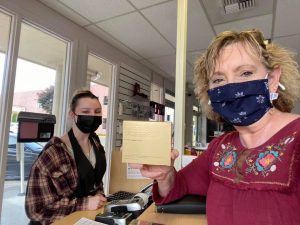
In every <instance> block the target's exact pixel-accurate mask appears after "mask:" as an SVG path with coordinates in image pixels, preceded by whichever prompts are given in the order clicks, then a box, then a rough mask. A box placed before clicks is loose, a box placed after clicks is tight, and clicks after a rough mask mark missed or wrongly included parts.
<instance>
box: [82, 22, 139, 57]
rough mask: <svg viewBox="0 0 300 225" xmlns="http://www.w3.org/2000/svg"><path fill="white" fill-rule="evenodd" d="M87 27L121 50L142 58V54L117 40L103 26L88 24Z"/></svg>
mask: <svg viewBox="0 0 300 225" xmlns="http://www.w3.org/2000/svg"><path fill="white" fill-rule="evenodd" d="M86 29H87V30H88V31H90V32H92V33H93V34H95V35H97V36H99V37H100V38H101V39H103V40H104V41H106V42H108V43H109V44H111V45H112V46H114V47H116V48H118V49H119V50H121V51H123V52H125V53H126V54H127V55H129V56H131V57H132V58H134V59H136V60H140V59H142V56H140V55H138V54H136V53H135V52H134V51H132V50H131V49H129V48H127V46H125V45H124V44H122V43H121V42H119V41H118V40H115V39H114V38H113V37H112V36H110V35H109V34H107V33H106V32H105V31H103V30H101V28H99V27H97V26H96V25H90V26H87V27H86Z"/></svg>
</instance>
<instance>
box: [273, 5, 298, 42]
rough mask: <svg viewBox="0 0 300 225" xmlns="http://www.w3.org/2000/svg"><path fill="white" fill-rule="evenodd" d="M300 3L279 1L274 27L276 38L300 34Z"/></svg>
mask: <svg viewBox="0 0 300 225" xmlns="http://www.w3.org/2000/svg"><path fill="white" fill-rule="evenodd" d="M299 12H300V1H299V0H278V1H277V8H276V18H275V26H274V36H275V37H276V36H285V35H289V34H297V33H298V34H299V33H300V26H299V21H300V13H299Z"/></svg>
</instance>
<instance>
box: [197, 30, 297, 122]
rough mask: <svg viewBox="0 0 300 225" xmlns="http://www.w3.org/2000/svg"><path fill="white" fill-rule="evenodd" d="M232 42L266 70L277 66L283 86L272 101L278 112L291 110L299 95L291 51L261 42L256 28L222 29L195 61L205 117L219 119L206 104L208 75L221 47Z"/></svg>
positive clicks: (198, 89) (198, 91)
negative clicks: (239, 44) (242, 48)
mask: <svg viewBox="0 0 300 225" xmlns="http://www.w3.org/2000/svg"><path fill="white" fill-rule="evenodd" d="M235 43H242V44H243V45H244V47H245V49H246V50H247V51H248V52H249V54H251V56H254V57H256V58H258V59H259V60H260V61H261V63H262V64H263V65H264V66H265V67H266V69H267V70H269V71H272V70H273V69H274V68H275V67H277V66H279V67H280V68H281V76H280V83H281V84H283V85H284V86H285V90H281V89H280V88H278V90H277V91H278V94H279V96H278V99H277V100H274V101H273V105H274V107H275V108H277V109H279V110H280V111H282V112H291V110H292V109H293V108H294V105H295V103H296V101H298V100H299V98H300V96H299V95H300V74H299V71H298V64H297V63H296V61H295V60H294V56H295V54H294V53H292V52H291V51H289V50H287V49H285V48H283V47H280V46H279V45H277V44H274V43H271V44H265V43H264V37H263V34H262V33H261V32H260V31H257V30H251V31H242V32H234V31H225V32H222V33H220V34H219V35H218V36H217V37H216V38H215V39H214V40H213V42H212V43H211V44H210V46H209V47H208V49H207V50H206V52H205V53H204V54H203V55H201V56H200V57H199V58H198V60H197V61H196V63H195V70H194V72H195V77H194V84H195V94H196V96H197V98H198V99H199V102H200V105H201V107H202V109H203V111H204V112H205V113H206V115H207V117H208V118H209V119H212V120H216V121H218V122H223V119H222V118H221V117H220V115H219V114H217V113H215V112H213V111H212V107H211V106H210V105H209V104H208V100H209V99H208V94H207V91H208V89H209V77H210V75H211V74H212V73H213V72H214V69H215V66H216V62H217V60H218V57H219V55H220V52H221V50H222V49H224V48H225V47H226V46H228V45H231V44H235Z"/></svg>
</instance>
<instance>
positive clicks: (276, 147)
mask: <svg viewBox="0 0 300 225" xmlns="http://www.w3.org/2000/svg"><path fill="white" fill-rule="evenodd" d="M294 139H295V133H294V134H292V135H289V136H287V137H285V138H283V139H281V140H280V141H279V142H278V143H277V144H273V145H268V146H266V149H265V150H263V151H258V152H257V153H255V154H252V155H250V156H249V157H248V158H247V159H246V164H247V165H248V168H247V169H246V173H253V174H254V175H262V176H264V177H267V176H269V174H270V172H274V171H276V169H277V165H276V164H277V163H278V162H280V161H281V160H280V158H282V157H283V155H284V151H285V149H286V146H287V145H288V144H290V143H291V142H293V140H294Z"/></svg>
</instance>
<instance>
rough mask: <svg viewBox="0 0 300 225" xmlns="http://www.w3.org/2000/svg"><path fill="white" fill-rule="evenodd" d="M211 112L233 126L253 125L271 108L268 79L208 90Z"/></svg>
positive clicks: (231, 84)
mask: <svg viewBox="0 0 300 225" xmlns="http://www.w3.org/2000/svg"><path fill="white" fill-rule="evenodd" d="M208 96H209V98H210V102H211V105H212V107H213V111H214V112H216V113H218V114H219V115H220V116H221V117H223V118H224V120H226V121H227V122H229V123H231V124H232V125H235V126H248V125H250V124H253V123H255V122H256V121H258V120H259V119H260V118H262V117H263V115H265V113H266V112H267V111H268V110H269V109H270V108H272V104H271V101H270V93H269V87H268V79H262V80H253V81H246V82H241V83H230V84H226V85H223V86H220V87H216V88H212V89H209V90H208Z"/></svg>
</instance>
